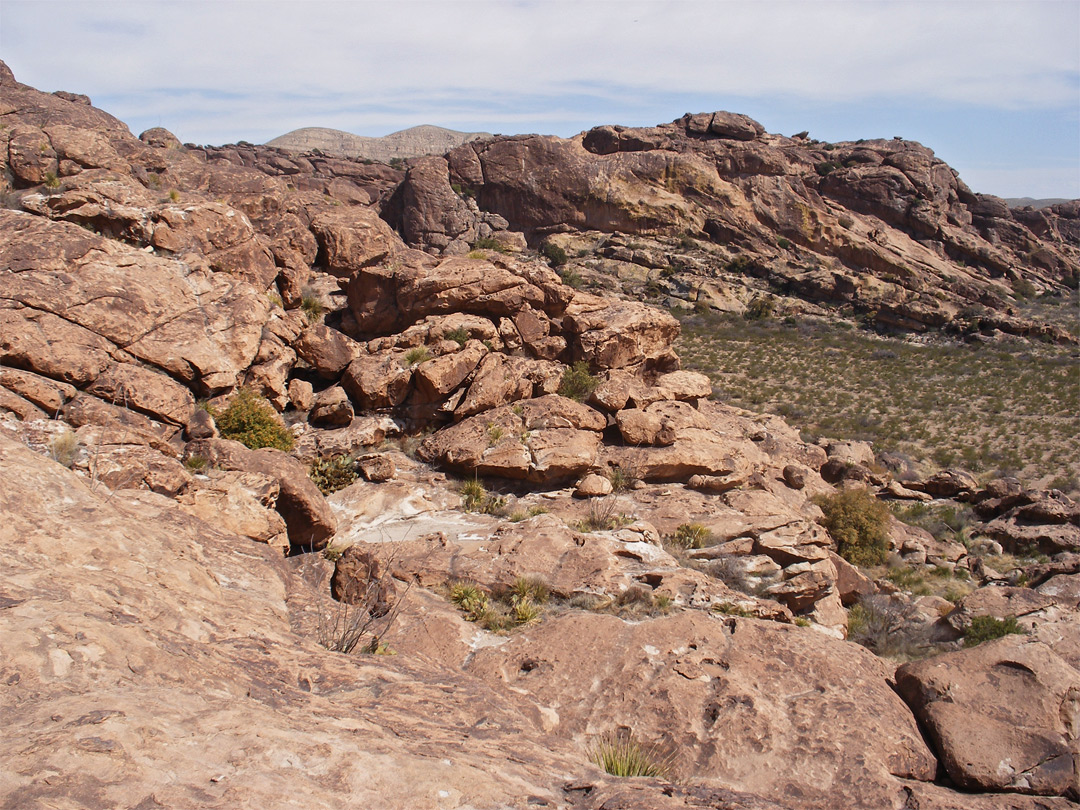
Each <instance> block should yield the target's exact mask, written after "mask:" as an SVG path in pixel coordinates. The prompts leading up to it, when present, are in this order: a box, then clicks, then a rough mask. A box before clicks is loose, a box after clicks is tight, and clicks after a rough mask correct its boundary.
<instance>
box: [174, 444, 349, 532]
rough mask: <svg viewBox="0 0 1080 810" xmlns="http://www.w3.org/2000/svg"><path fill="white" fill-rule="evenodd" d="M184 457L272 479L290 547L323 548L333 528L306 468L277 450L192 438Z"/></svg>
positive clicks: (328, 510) (278, 508)
mask: <svg viewBox="0 0 1080 810" xmlns="http://www.w3.org/2000/svg"><path fill="white" fill-rule="evenodd" d="M184 454H185V456H186V457H187V458H191V457H192V456H198V457H200V458H202V459H205V460H206V463H207V464H209V465H210V466H212V467H216V468H218V469H220V470H237V471H240V472H254V473H261V474H263V475H267V476H270V477H271V478H272V479H274V480H275V481H276V482H277V483H278V486H279V487H280V490H281V491H280V494H279V496H278V498H277V503H276V508H277V511H278V512H279V513H280V514H281V516H282V517H283V518H284V519H285V524H286V526H287V527H288V533H289V543H290V544H291V545H292V547H293V548H296V549H310V550H317V549H321V548H324V547H325V546H326V544H327V542H328V540H329V539H330V538H331V537H332V536H333V534H334V531H335V530H336V529H337V522H336V520H335V519H334V513H333V512H332V511H331V509H330V506H329V504H327V502H326V499H325V498H324V497H323V496H322V493H321V492H319V488H318V487H317V486H315V484H314V483H313V482H312V480H311V478H309V477H308V471H307V468H306V467H305V466H304V465H303V464H301V463H300V462H299V461H297V460H296V459H294V458H292V457H291V456H289V455H288V454H286V453H283V452H282V451H280V450H273V449H271V448H266V447H264V448H262V449H261V450H249V449H248V448H247V447H244V445H242V444H240V442H236V441H232V440H231V439H196V440H195V441H191V442H188V443H187V445H186V446H185V448H184Z"/></svg>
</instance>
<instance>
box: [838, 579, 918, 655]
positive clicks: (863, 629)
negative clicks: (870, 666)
mask: <svg viewBox="0 0 1080 810" xmlns="http://www.w3.org/2000/svg"><path fill="white" fill-rule="evenodd" d="M915 613H916V611H915V607H914V606H913V605H912V604H911V603H910V602H907V601H906V600H903V599H898V598H894V597H890V596H887V595H885V594H875V595H872V596H864V597H863V598H862V599H861V600H860V601H859V602H858V604H856V605H853V606H852V607H851V609H850V610H849V611H848V640H849V641H854V642H856V643H858V644H861V645H862V646H864V647H866V648H867V649H869V650H871V651H872V652H874V653H876V654H877V655H880V656H881V657H883V658H893V659H900V660H912V659H916V658H922V657H925V656H926V655H927V653H928V652H930V651H931V649H932V648H930V647H929V646H928V644H927V642H926V640H925V638H924V635H925V634H924V632H923V629H922V625H921V624H919V623H918V622H917V621H915V618H916V617H915Z"/></svg>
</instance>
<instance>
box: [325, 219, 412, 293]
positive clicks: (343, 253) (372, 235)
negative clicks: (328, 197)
mask: <svg viewBox="0 0 1080 810" xmlns="http://www.w3.org/2000/svg"><path fill="white" fill-rule="evenodd" d="M311 231H312V233H314V234H315V238H316V239H317V240H318V243H319V248H320V249H321V250H322V251H323V252H324V255H325V256H326V266H327V269H328V270H329V271H330V272H331V273H333V274H334V275H336V276H341V277H347V276H350V275H352V274H353V273H354V272H356V271H357V270H361V269H362V268H365V267H370V266H371V265H374V264H378V263H379V262H382V261H385V260H386V259H387V258H388V257H390V256H391V255H392V254H393V253H394V251H395V250H396V249H397V248H398V247H399V246H401V241H400V240H399V239H398V237H397V234H395V233H394V231H393V230H392V229H391V228H390V226H389V225H387V224H386V223H385V222H383V220H382V219H380V218H379V215H378V214H376V213H375V212H374V211H373V210H371V209H370V208H361V207H357V206H349V207H347V208H335V209H331V210H329V211H322V212H320V213H319V214H318V215H317V216H316V217H315V218H314V219H313V220H312V221H311Z"/></svg>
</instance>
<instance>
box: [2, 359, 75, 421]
mask: <svg viewBox="0 0 1080 810" xmlns="http://www.w3.org/2000/svg"><path fill="white" fill-rule="evenodd" d="M0 386H3V387H4V388H7V389H8V390H9V391H12V392H13V393H15V394H18V395H19V396H20V397H22V398H24V399H26V400H28V401H29V402H32V403H33V404H34V405H36V406H37V407H38V408H41V409H42V410H43V411H45V412H46V413H47V414H49V415H51V416H55V415H56V414H57V413H59V411H60V409H61V408H62V407H64V404H65V403H66V402H68V400H70V399H71V398H72V397H74V396H75V394H76V392H77V389H76V388H75V387H74V386H72V385H68V384H67V383H63V382H57V381H56V380H50V379H49V378H48V377H42V376H40V375H38V374H33V373H32V372H29V371H20V370H19V369H15V368H2V367H0Z"/></svg>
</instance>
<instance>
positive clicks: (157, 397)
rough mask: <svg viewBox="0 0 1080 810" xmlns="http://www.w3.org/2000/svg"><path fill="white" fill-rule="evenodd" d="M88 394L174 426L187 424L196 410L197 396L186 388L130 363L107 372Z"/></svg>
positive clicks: (92, 386) (88, 390)
mask: <svg viewBox="0 0 1080 810" xmlns="http://www.w3.org/2000/svg"><path fill="white" fill-rule="evenodd" d="M86 391H87V393H90V394H93V395H94V396H97V397H100V398H101V399H104V400H105V401H107V402H111V403H112V404H114V405H119V406H120V407H124V408H132V409H134V410H136V411H140V412H142V413H145V414H147V415H148V416H150V417H152V418H155V419H157V420H159V421H163V422H169V423H172V424H174V425H183V424H186V423H187V421H188V419H189V418H190V417H191V413H192V411H194V410H195V397H193V396H192V395H191V392H190V391H189V390H188V389H187V388H185V387H184V386H182V385H180V384H179V383H177V382H174V381H173V380H171V379H170V378H169V377H166V376H165V375H164V374H159V373H157V372H154V371H150V370H149V369H145V368H140V367H139V366H135V365H131V364H128V363H124V364H117V365H115V366H112V367H111V368H109V369H108V370H106V371H105V372H104V373H102V374H101V375H99V376H98V377H97V379H95V380H94V382H93V383H91V385H90V386H88V387H87V389H86Z"/></svg>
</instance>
